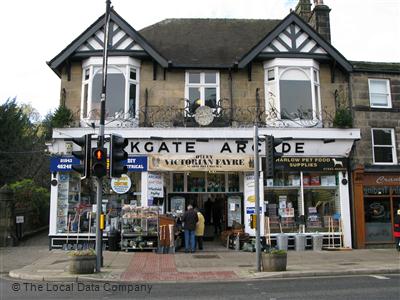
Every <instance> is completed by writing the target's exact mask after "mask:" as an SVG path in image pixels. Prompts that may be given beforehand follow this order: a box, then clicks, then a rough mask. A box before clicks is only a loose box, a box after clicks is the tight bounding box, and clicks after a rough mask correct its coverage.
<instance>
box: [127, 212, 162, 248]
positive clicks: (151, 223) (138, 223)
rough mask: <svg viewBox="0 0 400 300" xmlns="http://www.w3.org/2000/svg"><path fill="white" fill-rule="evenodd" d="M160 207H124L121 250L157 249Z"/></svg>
mask: <svg viewBox="0 0 400 300" xmlns="http://www.w3.org/2000/svg"><path fill="white" fill-rule="evenodd" d="M158 222H159V220H158V207H136V206H132V205H124V206H123V207H122V221H121V250H125V251H129V250H155V249H157V243H158V236H159V225H158Z"/></svg>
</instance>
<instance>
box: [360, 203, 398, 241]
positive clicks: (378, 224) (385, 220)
mask: <svg viewBox="0 0 400 300" xmlns="http://www.w3.org/2000/svg"><path fill="white" fill-rule="evenodd" d="M364 214H365V241H366V242H391V241H392V222H391V216H390V199H389V198H387V197H384V198H376V197H372V198H371V197H365V198H364Z"/></svg>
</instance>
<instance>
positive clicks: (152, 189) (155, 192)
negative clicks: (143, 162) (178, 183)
mask: <svg viewBox="0 0 400 300" xmlns="http://www.w3.org/2000/svg"><path fill="white" fill-rule="evenodd" d="M147 195H148V197H149V198H163V197H164V179H163V176H162V174H160V173H150V172H149V173H148V175H147Z"/></svg>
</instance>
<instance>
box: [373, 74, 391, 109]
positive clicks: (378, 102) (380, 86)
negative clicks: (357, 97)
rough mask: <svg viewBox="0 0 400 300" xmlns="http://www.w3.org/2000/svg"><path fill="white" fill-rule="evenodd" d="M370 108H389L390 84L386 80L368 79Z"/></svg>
mask: <svg viewBox="0 0 400 300" xmlns="http://www.w3.org/2000/svg"><path fill="white" fill-rule="evenodd" d="M368 86H369V101H370V103H371V107H381V108H391V107H392V100H391V97H390V84H389V80H388V79H368Z"/></svg>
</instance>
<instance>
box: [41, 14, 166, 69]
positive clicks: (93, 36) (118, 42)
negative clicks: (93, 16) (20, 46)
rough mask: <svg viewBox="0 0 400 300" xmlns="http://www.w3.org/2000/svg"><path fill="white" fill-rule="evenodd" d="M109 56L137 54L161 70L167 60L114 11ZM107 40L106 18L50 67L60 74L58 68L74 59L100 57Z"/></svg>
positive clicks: (77, 40)
mask: <svg viewBox="0 0 400 300" xmlns="http://www.w3.org/2000/svg"><path fill="white" fill-rule="evenodd" d="M109 34H110V35H109V47H108V50H109V53H112V52H113V51H118V53H122V51H125V54H126V55H130V54H134V53H138V52H139V53H140V52H141V53H143V54H147V55H148V56H149V57H151V58H152V59H154V61H156V62H157V63H158V64H160V65H161V66H162V67H167V66H168V61H167V60H166V59H165V58H164V57H163V56H162V55H161V54H159V53H158V52H157V51H156V50H155V49H154V48H153V47H152V46H151V45H150V44H149V43H148V42H147V41H146V40H145V38H143V37H142V36H141V35H140V34H139V33H138V32H137V31H136V30H135V29H133V28H132V27H131V26H130V25H129V24H128V23H127V22H126V21H125V20H124V19H122V17H120V16H119V15H118V14H117V13H116V12H115V11H114V10H113V9H111V11H110V30H109ZM103 41H104V15H103V16H101V17H100V18H98V19H97V20H96V21H95V22H94V23H93V24H92V25H91V26H89V28H87V29H86V30H85V31H84V32H83V33H82V34H81V35H80V36H78V37H77V38H76V39H75V40H74V41H72V42H71V43H70V44H69V45H68V46H67V47H66V48H65V49H64V50H62V51H61V52H60V53H59V54H58V55H56V56H55V57H54V58H53V59H52V60H51V61H49V62H48V63H47V64H48V65H49V66H50V68H52V69H53V71H55V72H56V73H57V74H58V75H59V68H60V67H61V66H62V65H63V63H64V62H65V61H66V60H68V59H69V58H70V57H72V56H78V57H79V56H80V57H84V56H85V55H101V54H102V51H103Z"/></svg>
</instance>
